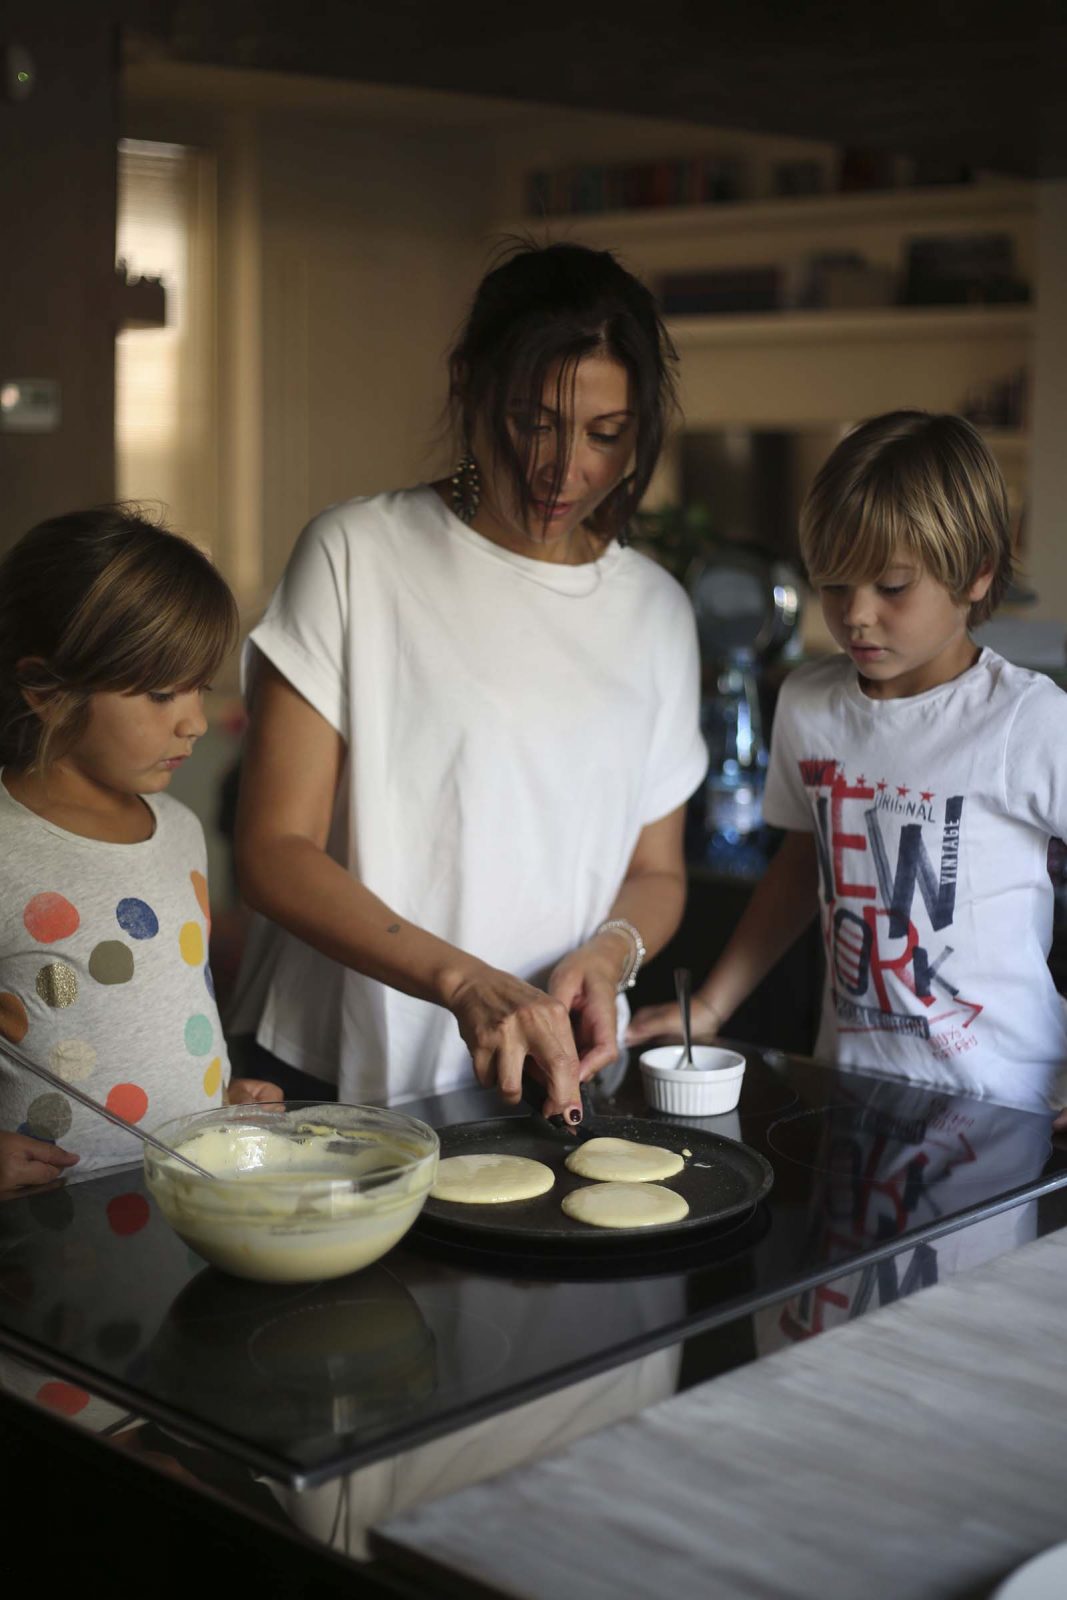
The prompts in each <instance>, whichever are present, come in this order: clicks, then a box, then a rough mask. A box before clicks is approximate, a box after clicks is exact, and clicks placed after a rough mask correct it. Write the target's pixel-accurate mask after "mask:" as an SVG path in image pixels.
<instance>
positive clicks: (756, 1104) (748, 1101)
mask: <svg viewBox="0 0 1067 1600" xmlns="http://www.w3.org/2000/svg"><path fill="white" fill-rule="evenodd" d="M754 1054H756V1052H754V1051H752V1050H749V1051H748V1055H749V1057H751V1056H753V1055H754ZM762 1055H763V1060H764V1062H765V1063H766V1065H767V1066H768V1067H770V1069H771V1070H770V1072H763V1073H758V1074H757V1073H755V1072H746V1073H745V1076H744V1078H743V1079H742V1081H741V1105H740V1108H739V1109H740V1112H741V1115H742V1116H743V1117H745V1118H746V1119H747V1118H749V1117H773V1116H774V1115H775V1114H776V1113H777V1114H779V1115H780V1114H781V1113H782V1112H783V1111H788V1110H789V1108H790V1106H795V1105H796V1104H797V1103H798V1101H799V1099H800V1096H799V1095H798V1094H797V1092H796V1090H795V1089H794V1087H793V1085H792V1084H791V1083H790V1082H789V1081H788V1080H787V1079H786V1078H784V1077H783V1076H782V1075H781V1070H780V1067H781V1066H784V1064H785V1059H786V1058H785V1056H783V1055H782V1054H781V1053H780V1052H779V1051H777V1050H764V1051H763V1052H762Z"/></svg>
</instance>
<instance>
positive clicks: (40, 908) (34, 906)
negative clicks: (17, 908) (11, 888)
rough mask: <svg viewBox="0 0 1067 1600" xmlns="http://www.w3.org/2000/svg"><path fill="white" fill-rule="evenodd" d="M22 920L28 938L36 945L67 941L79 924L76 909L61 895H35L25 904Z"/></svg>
mask: <svg viewBox="0 0 1067 1600" xmlns="http://www.w3.org/2000/svg"><path fill="white" fill-rule="evenodd" d="M22 920H23V922H24V923H25V926H26V932H27V933H28V934H29V936H30V938H31V939H36V940H37V942H38V944H55V942H56V940H57V939H69V938H70V936H71V934H72V933H75V932H76V931H77V928H78V924H79V923H80V922H81V918H80V917H79V915H78V912H77V910H76V908H75V907H74V906H72V905H71V903H70V901H69V900H65V899H64V897H63V896H62V895H61V894H35V895H34V897H33V899H32V900H30V901H28V902H27V904H26V907H25V909H24V910H23V913H22Z"/></svg>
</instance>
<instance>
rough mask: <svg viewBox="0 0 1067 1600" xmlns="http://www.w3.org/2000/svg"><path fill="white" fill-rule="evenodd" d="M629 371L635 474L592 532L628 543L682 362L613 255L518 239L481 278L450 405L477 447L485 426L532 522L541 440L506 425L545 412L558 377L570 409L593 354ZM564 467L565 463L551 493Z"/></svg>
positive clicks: (559, 395)
mask: <svg viewBox="0 0 1067 1600" xmlns="http://www.w3.org/2000/svg"><path fill="white" fill-rule="evenodd" d="M597 353H600V354H602V355H605V356H611V357H613V358H614V359H615V360H616V361H618V362H620V363H621V364H622V365H623V366H624V367H625V368H626V371H627V373H628V374H629V378H630V385H631V389H632V396H633V398H632V405H633V409H634V413H635V421H636V429H635V435H636V446H635V455H634V466H633V471H632V472H630V473H628V474H627V475H626V477H625V478H623V480H622V481H621V483H619V484H618V485H617V486H616V487H615V489H613V490H612V492H611V494H610V495H608V496H607V498H606V499H605V500H604V501H603V502H602V503H601V505H600V506H598V507H597V510H596V513H595V515H594V516H593V517H592V518H591V519H590V524H591V526H592V527H593V528H594V530H595V531H596V532H597V533H600V534H602V535H604V536H605V537H609V538H610V537H613V536H616V535H620V534H624V533H625V530H626V526H627V524H628V522H629V520H630V518H631V517H632V515H633V513H634V511H635V510H636V509H637V506H638V504H639V503H640V500H641V497H642V496H643V494H644V492H645V490H646V488H647V487H648V482H649V479H650V478H651V476H652V472H653V469H654V467H655V465H656V461H657V458H658V457H659V453H660V450H661V448H662V446H663V438H664V434H665V432H666V428H667V424H668V421H669V419H670V415H671V412H672V410H673V408H674V405H675V383H674V369H675V366H676V364H677V360H678V358H677V355H676V353H675V350H674V346H673V345H672V343H671V340H670V336H669V334H668V333H667V330H666V329H665V328H664V326H663V323H662V321H661V320H660V317H659V314H658V312H657V310H656V305H655V301H654V300H653V298H652V295H651V294H650V292H649V291H648V289H646V288H645V286H644V284H642V283H640V282H638V280H637V279H636V278H635V277H634V276H633V274H632V273H629V272H627V271H626V269H625V267H623V266H621V265H620V264H619V262H618V261H617V260H616V258H615V256H614V255H613V254H612V252H611V251H610V250H589V249H587V248H586V247H585V246H584V245H579V244H551V245H546V246H538V245H535V244H533V243H532V242H529V241H525V240H520V241H517V242H516V243H514V244H512V245H510V246H509V247H506V253H505V256H504V259H503V260H502V261H500V262H499V264H498V265H497V266H496V267H494V268H493V269H492V271H490V272H489V273H487V275H486V276H485V277H484V278H483V279H482V282H481V283H480V284H479V286H478V289H477V291H476V293H475V296H474V301H473V303H472V305H471V309H470V312H469V315H468V317H467V320H466V323H465V325H464V327H463V331H462V332H461V334H460V336H459V338H458V340H457V341H456V344H455V346H454V348H453V350H452V353H451V356H450V360H449V374H450V378H451V384H450V391H449V398H450V404H451V407H452V410H453V414H454V416H455V418H456V421H457V423H458V431H459V432H460V433H461V434H462V437H463V440H464V441H469V440H470V438H471V436H472V434H473V432H474V427H475V424H476V422H478V421H479V420H481V421H482V422H483V424H484V426H485V430H486V432H487V434H488V437H489V441H490V446H491V449H492V452H493V457H494V460H495V461H496V462H497V463H499V464H500V465H502V466H503V467H504V468H505V470H506V472H507V474H508V476H509V477H510V479H511V482H512V485H513V488H514V493H515V499H516V504H517V505H518V506H519V507H520V508H521V510H522V513H523V515H524V516H526V517H528V516H529V514H530V509H531V503H532V495H531V492H530V481H529V475H530V467H531V464H532V459H533V452H534V447H535V441H534V439H533V438H532V437H530V436H529V435H527V436H525V437H524V436H522V435H520V436H519V439H518V441H516V439H515V437H514V436H513V434H512V432H511V430H510V429H509V427H508V419H509V415H510V413H511V411H512V410H513V408H514V407H516V406H521V407H523V408H531V407H532V408H533V409H534V410H535V411H536V409H537V408H538V407H539V406H540V405H541V404H542V396H543V394H544V389H545V383H546V381H547V379H548V375H549V373H550V371H551V370H552V368H553V367H554V366H555V367H556V368H557V371H556V398H555V406H554V409H555V411H556V412H557V414H558V415H559V416H561V417H565V416H566V415H567V414H568V412H569V411H570V410H571V409H572V407H573V393H574V377H575V372H576V369H577V366H578V363H579V361H581V360H582V358H583V357H584V356H589V355H595V354H597ZM566 470H567V460H566V446H565V445H564V447H563V448H561V449H560V450H559V451H557V454H556V463H555V482H554V485H553V494H554V495H555V494H558V493H559V489H560V486H561V484H562V482H563V478H564V476H565V473H566Z"/></svg>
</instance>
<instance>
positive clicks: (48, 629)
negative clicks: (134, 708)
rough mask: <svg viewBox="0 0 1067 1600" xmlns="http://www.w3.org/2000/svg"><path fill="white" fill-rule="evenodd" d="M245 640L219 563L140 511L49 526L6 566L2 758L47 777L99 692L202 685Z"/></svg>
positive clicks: (124, 509) (1, 566) (0, 660)
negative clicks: (34, 705)
mask: <svg viewBox="0 0 1067 1600" xmlns="http://www.w3.org/2000/svg"><path fill="white" fill-rule="evenodd" d="M236 637H237V607H236V605H235V603H234V598H233V596H232V594H231V593H230V591H229V589H228V588H227V586H226V583H225V581H224V580H223V578H222V577H221V576H220V574H219V573H218V572H217V571H216V570H215V568H214V567H213V566H212V564H211V562H210V561H209V560H208V559H207V557H206V556H204V555H202V554H201V553H200V551H199V550H198V549H197V548H196V546H195V545H192V544H190V543H189V541H188V540H187V539H182V538H180V537H179V536H178V535H177V534H174V533H169V532H168V531H167V530H166V529H165V528H162V527H159V526H157V525H154V524H153V523H151V522H149V521H147V520H146V518H145V517H143V516H142V515H141V514H140V511H139V509H138V508H137V507H134V506H126V505H116V506H101V507H97V508H95V509H93V510H90V511H71V512H69V513H68V514H67V515H66V516H62V517H52V518H50V519H49V520H48V521H47V522H41V523H39V524H38V525H37V527H35V528H31V529H30V532H29V533H27V534H25V535H24V536H23V538H21V539H20V540H19V541H18V543H17V544H16V545H15V546H14V547H13V548H12V549H11V550H10V551H9V552H8V554H7V555H6V556H5V557H4V559H3V560H2V561H0V762H2V763H4V764H9V765H11V766H13V767H18V768H28V767H35V768H37V769H38V770H39V771H42V772H45V771H47V769H48V767H49V766H50V765H51V764H52V763H53V762H54V761H56V760H57V759H58V758H59V757H60V756H62V755H63V754H64V753H65V752H66V751H68V750H69V749H70V748H71V746H72V745H74V744H75V743H76V742H77V740H78V739H79V737H80V736H81V734H82V733H83V731H84V729H85V726H86V724H87V722H88V717H89V697H90V696H91V695H92V694H94V693H96V692H98V691H100V690H111V691H118V692H120V693H129V694H143V693H145V692H147V691H149V690H158V689H190V688H194V687H196V686H199V685H201V684H204V683H206V682H207V681H208V680H209V679H210V677H211V675H212V674H213V673H214V671H215V670H216V668H217V667H218V665H219V663H220V662H221V661H222V659H223V657H224V656H225V655H226V654H227V652H228V651H229V650H230V649H231V647H232V645H233V644H234V642H235V640H236ZM27 693H29V694H30V695H32V696H33V697H34V698H35V700H36V701H37V708H36V710H35V709H33V708H31V706H30V705H29V704H28V702H27V699H26V695H27Z"/></svg>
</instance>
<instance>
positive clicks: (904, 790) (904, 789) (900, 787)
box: [897, 783, 911, 799]
mask: <svg viewBox="0 0 1067 1600" xmlns="http://www.w3.org/2000/svg"><path fill="white" fill-rule="evenodd" d="M910 793H911V790H910V789H909V788H908V786H907V784H906V783H898V784H897V794H899V795H900V797H901V799H903V798H904V796H905V795H906V794H910Z"/></svg>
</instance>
